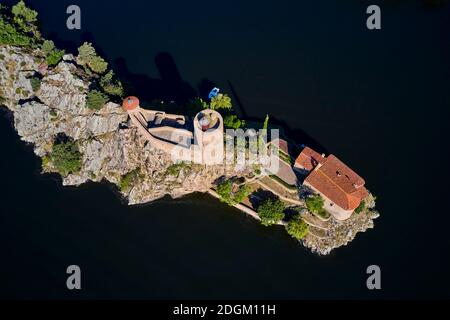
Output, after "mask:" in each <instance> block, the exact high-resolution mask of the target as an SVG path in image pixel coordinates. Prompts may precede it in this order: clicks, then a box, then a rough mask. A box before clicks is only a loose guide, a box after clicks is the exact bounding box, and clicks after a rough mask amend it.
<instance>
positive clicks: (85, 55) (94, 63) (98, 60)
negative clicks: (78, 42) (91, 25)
mask: <svg viewBox="0 0 450 320" xmlns="http://www.w3.org/2000/svg"><path fill="white" fill-rule="evenodd" d="M78 63H79V64H81V65H87V66H88V67H89V68H90V69H91V70H92V71H94V72H96V73H103V72H105V71H106V69H107V68H108V63H107V62H106V61H105V60H103V58H102V57H99V56H98V55H97V52H96V51H95V49H94V47H93V46H92V44H91V43H89V42H85V43H83V45H82V46H81V47H79V48H78Z"/></svg>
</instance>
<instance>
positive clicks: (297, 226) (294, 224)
mask: <svg viewBox="0 0 450 320" xmlns="http://www.w3.org/2000/svg"><path fill="white" fill-rule="evenodd" d="M286 231H287V233H288V234H290V235H291V236H292V237H293V238H296V239H298V240H301V239H303V238H304V237H305V236H306V235H307V234H308V231H309V226H308V224H307V223H306V222H305V221H304V220H303V219H302V218H301V217H300V216H299V215H295V216H293V217H292V219H291V220H289V222H288V223H287V225H286Z"/></svg>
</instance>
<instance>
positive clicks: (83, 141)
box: [0, 46, 378, 255]
mask: <svg viewBox="0 0 450 320" xmlns="http://www.w3.org/2000/svg"><path fill="white" fill-rule="evenodd" d="M43 57H44V53H43V52H42V50H41V49H24V48H20V47H13V46H0V88H1V89H0V97H1V101H0V104H1V105H4V106H6V107H7V108H8V109H9V110H10V111H11V113H12V115H13V119H14V120H13V122H14V127H15V129H16V131H17V133H18V134H19V136H20V137H21V140H22V141H25V142H27V143H30V144H32V145H33V148H34V153H35V154H36V155H37V156H38V157H40V158H41V159H42V171H43V172H48V173H57V172H58V170H57V169H56V168H55V166H54V165H53V164H52V161H51V160H50V159H51V156H50V155H51V153H52V146H53V142H54V140H55V137H57V136H58V135H60V134H64V135H65V136H67V137H68V138H70V139H72V140H73V141H76V143H77V145H78V148H79V152H80V153H81V154H82V160H81V170H79V172H77V173H70V174H68V175H63V185H65V186H79V185H81V184H83V183H86V182H88V181H94V182H101V181H106V182H109V183H112V184H114V185H116V186H118V189H119V190H120V191H119V192H120V194H121V195H122V196H123V197H124V199H126V201H127V202H128V204H130V205H133V204H143V203H147V202H151V201H154V200H156V199H159V198H162V197H164V196H165V195H169V196H171V197H172V198H178V197H182V196H184V195H186V194H189V193H192V192H207V191H208V190H210V189H211V188H212V187H213V186H214V185H215V183H216V181H217V180H218V179H219V178H220V177H223V176H226V177H231V176H235V177H236V176H237V177H243V176H245V175H246V174H248V172H247V171H251V169H250V168H249V169H248V170H247V171H246V170H244V171H237V170H236V169H235V168H234V167H232V166H226V165H214V166H203V165H196V164H188V165H183V166H180V167H176V170H174V167H173V166H174V165H175V164H174V163H173V162H172V160H171V158H170V156H169V155H168V154H166V153H164V152H162V151H160V150H158V149H156V148H154V147H152V146H151V145H150V144H149V143H146V142H145V140H143V139H142V138H141V137H140V135H139V134H138V132H137V129H136V128H135V127H133V126H131V125H130V124H129V123H128V114H127V112H126V111H125V110H123V108H122V107H121V106H120V105H118V104H116V103H113V102H108V103H106V104H105V105H104V106H103V107H102V108H100V109H99V110H91V109H89V108H87V107H86V99H87V94H88V92H89V88H90V86H91V84H92V82H93V81H95V76H93V75H92V74H87V73H85V72H84V69H83V68H81V67H80V66H79V65H78V64H77V59H76V57H74V56H73V55H70V54H69V55H64V57H63V59H62V61H61V62H59V63H58V64H57V65H56V66H55V67H53V68H50V69H49V70H48V72H46V73H45V75H43V76H42V78H41V80H40V86H39V88H33V86H32V83H31V79H32V78H33V77H34V76H35V75H36V74H38V73H39V72H40V67H41V64H42V60H43ZM130 175H133V183H132V184H130V185H126V186H124V183H123V181H124V179H125V178H126V177H127V176H130ZM214 201H215V200H214ZM374 205H375V204H374V203H373V205H368V206H367V209H366V211H365V212H363V213H361V214H358V215H353V216H352V218H351V219H348V221H345V222H338V221H333V222H330V228H329V230H328V231H327V238H326V239H321V238H317V237H314V236H313V235H307V236H306V237H305V238H304V239H303V240H301V242H302V243H303V245H304V246H306V247H308V248H310V249H311V250H312V251H313V252H317V253H319V254H323V255H325V254H329V253H330V251H331V250H332V249H334V248H337V247H340V246H343V245H346V244H347V243H349V242H350V241H351V240H353V239H354V237H355V235H356V233H358V232H364V231H366V230H367V229H370V228H373V219H375V218H377V217H378V213H377V212H376V211H375V210H373V208H374Z"/></svg>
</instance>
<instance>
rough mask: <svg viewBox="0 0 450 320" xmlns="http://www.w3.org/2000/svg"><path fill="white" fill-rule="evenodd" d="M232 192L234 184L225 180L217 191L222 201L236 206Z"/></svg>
mask: <svg viewBox="0 0 450 320" xmlns="http://www.w3.org/2000/svg"><path fill="white" fill-rule="evenodd" d="M232 190H233V183H232V182H231V180H225V181H224V182H222V183H220V184H219V185H218V186H217V188H216V191H217V193H218V194H219V196H220V200H221V201H223V202H225V203H227V204H229V205H230V206H231V205H234V203H233V201H232Z"/></svg>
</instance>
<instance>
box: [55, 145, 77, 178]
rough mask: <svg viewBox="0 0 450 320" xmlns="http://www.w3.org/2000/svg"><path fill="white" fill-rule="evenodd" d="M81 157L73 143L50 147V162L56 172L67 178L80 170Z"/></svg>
mask: <svg viewBox="0 0 450 320" xmlns="http://www.w3.org/2000/svg"><path fill="white" fill-rule="evenodd" d="M81 158H82V155H81V153H80V151H79V150H78V145H77V143H76V142H74V141H67V142H60V143H57V144H54V145H53V147H52V154H51V160H52V163H53V165H54V166H55V168H56V169H57V170H58V172H59V173H60V174H61V175H63V176H67V175H69V174H71V173H78V172H79V171H80V170H81Z"/></svg>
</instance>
